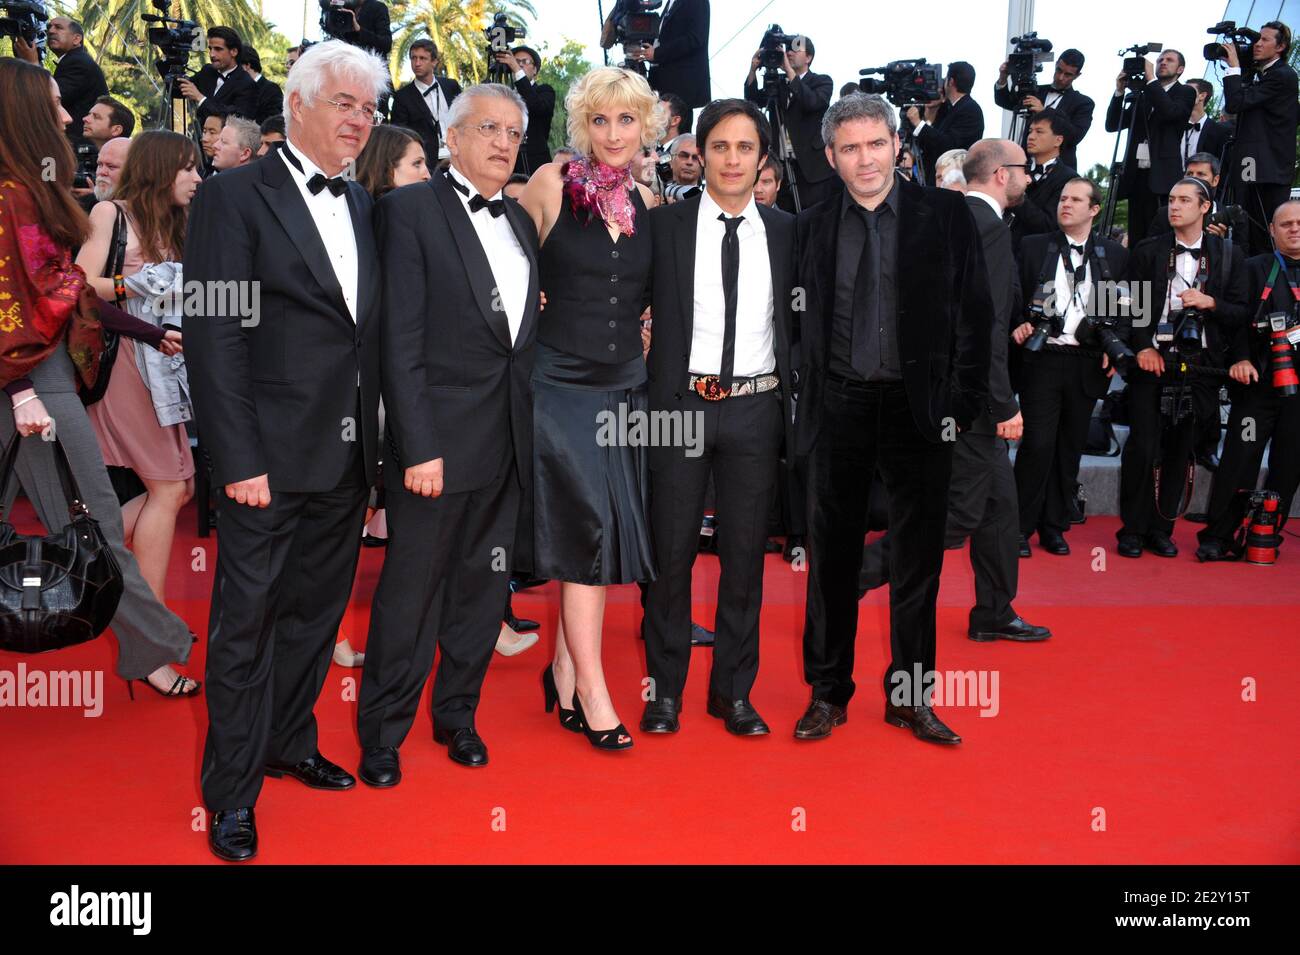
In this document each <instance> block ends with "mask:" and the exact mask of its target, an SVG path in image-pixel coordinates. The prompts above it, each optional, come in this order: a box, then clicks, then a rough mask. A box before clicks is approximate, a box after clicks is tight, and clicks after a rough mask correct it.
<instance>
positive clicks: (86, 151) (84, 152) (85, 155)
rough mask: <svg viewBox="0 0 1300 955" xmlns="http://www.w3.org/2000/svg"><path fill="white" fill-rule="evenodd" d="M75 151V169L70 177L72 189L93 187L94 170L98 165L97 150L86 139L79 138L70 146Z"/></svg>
mask: <svg viewBox="0 0 1300 955" xmlns="http://www.w3.org/2000/svg"><path fill="white" fill-rule="evenodd" d="M72 151H73V152H74V153H76V158H77V171H76V173H75V174H74V175H73V177H72V188H74V189H93V188H94V187H95V171H96V168H97V167H98V166H99V150H98V149H96V148H95V144H94V143H92V142H88V141H86V140H84V139H83V140H79V141H78V142H77V144H76V145H75V146H74V147H73V148H72Z"/></svg>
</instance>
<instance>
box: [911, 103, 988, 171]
mask: <svg viewBox="0 0 1300 955" xmlns="http://www.w3.org/2000/svg"><path fill="white" fill-rule="evenodd" d="M983 136H984V110H982V109H980V104H979V103H977V102H975V100H973V99H972V98H971V97H969V96H963V97H962V98H961V99H959V100H957V102H956V103H949V102H948V101H947V100H945V101H944V103H943V105H942V106H940V107H939V113H938V115H937V116H935V118H934V122H933V123H930V124H928V125H927V126H926V127H925V128H924V129H922V130H921V131H920V132H919V133H917V134H916V142H917V144H918V145H920V147H921V159H922V161H923V164H924V166H925V182H926V185H930V186H933V185H934V184H935V182H934V163H935V160H937V159H938V158H939V157H940V156H942V155H943V154H944V153H946V152H947V151H948V150H950V149H970V147H971V146H972V145H974V143H975V142H976V140H978V139H981V138H982V137H983Z"/></svg>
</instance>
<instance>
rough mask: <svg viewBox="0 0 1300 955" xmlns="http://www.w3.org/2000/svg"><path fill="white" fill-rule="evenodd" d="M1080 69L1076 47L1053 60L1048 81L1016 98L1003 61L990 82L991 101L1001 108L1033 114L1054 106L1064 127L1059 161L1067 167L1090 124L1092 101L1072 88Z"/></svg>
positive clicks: (1024, 142) (1073, 165) (1075, 166)
mask: <svg viewBox="0 0 1300 955" xmlns="http://www.w3.org/2000/svg"><path fill="white" fill-rule="evenodd" d="M1082 72H1083V54H1082V53H1080V52H1079V51H1078V50H1073V49H1071V50H1066V51H1065V52H1064V53H1062V54H1061V55H1060V56H1059V57H1058V58H1057V60H1056V71H1055V72H1054V73H1053V74H1052V82H1051V83H1050V84H1040V85H1039V86H1038V87H1036V88H1035V90H1034V92H1033V93H1027V94H1025V95H1024V96H1022V97H1021V99H1020V102H1018V103H1017V102H1016V101H1015V100H1014V99H1013V98H1012V95H1011V88H1010V84H1009V83H1008V82H1007V64H1006V63H1003V64H1002V66H1001V67H999V68H998V81H997V83H995V84H994V86H993V102H995V103H997V104H998V105H999V106H1001V107H1002V108H1003V109H1006V110H1011V111H1013V112H1015V111H1021V112H1023V113H1024V115H1025V116H1027V117H1028V116H1033V115H1035V114H1036V113H1040V112H1042V111H1043V110H1045V109H1054V110H1056V111H1057V112H1058V113H1060V114H1061V117H1062V118H1063V119H1064V121H1065V122H1064V127H1065V128H1064V131H1063V134H1062V135H1063V139H1064V141H1063V142H1062V144H1061V163H1062V164H1063V165H1065V166H1069V167H1070V168H1071V169H1078V168H1079V160H1078V154H1077V152H1076V151H1077V149H1078V147H1079V143H1081V142H1083V137H1084V136H1086V135H1088V130H1089V129H1091V128H1092V112H1093V109H1094V108H1095V104H1094V103H1093V101H1092V98H1091V97H1089V96H1085V95H1084V94H1082V93H1080V92H1079V91H1078V90H1076V89H1075V88H1074V81H1075V80H1077V79H1078V78H1079V74H1080V73H1082ZM1028 133H1029V127H1028V126H1026V127H1025V130H1024V134H1023V135H1022V138H1021V143H1020V145H1022V146H1027V145H1028V140H1027V138H1026V137H1027V136H1028Z"/></svg>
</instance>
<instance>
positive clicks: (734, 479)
mask: <svg viewBox="0 0 1300 955" xmlns="http://www.w3.org/2000/svg"><path fill="white" fill-rule="evenodd" d="M779 395H780V392H779V391H768V392H763V393H762V394H757V395H743V396H740V397H737V398H727V399H725V400H723V401H705V400H704V399H703V398H701V397H699V396H698V395H697V394H695V393H694V392H685V393H684V396H683V399H682V408H681V411H682V413H684V414H691V415H697V416H698V417H697V420H701V419H702V423H703V430H702V434H703V443H702V448H701V450H702V453H701V454H700V455H699V456H697V457H687V456H686V454H685V453H683V449H682V448H679V447H668V448H654V449H652V450H651V454H650V529H651V534H652V535H653V538H654V549H655V553H656V554H658V555H659V576H658V578H657V579H655V580H654V581H652V582H651V583H649V584H648V585H647V586H646V605H645V651H646V667H647V670H648V672H649V674H650V677H651V678H652V679H653V680H654V681H655V693H656V696H658V697H665V696H667V697H680V696H681V695H682V690H683V688H684V687H685V686H686V671H687V667H688V665H689V664H690V659H691V636H690V634H691V568H692V567H693V566H694V564H695V556H696V554H698V553H699V541H700V519H701V518H702V517H703V516H704V492H705V489H706V487H707V485H708V481H709V475H710V473H711V474H712V475H713V482H714V487H715V489H716V494H717V500H716V503H715V513H716V514H717V518H718V527H719V528H720V529H721V533H720V534H719V535H718V562H719V565H720V570H721V572H720V574H719V576H718V612H717V617H716V620H715V623H714V630H715V636H714V643H713V670H712V673H711V674H710V677H709V692H710V694H714V695H718V696H721V697H723V698H724V699H727V700H742V699H746V698H748V696H749V691H750V689H751V688H752V687H753V685H754V680H755V679H756V678H757V676H758V622H759V611H760V609H761V608H762V603H763V557H764V544H765V543H766V541H767V519H768V512H769V509H770V508H771V504H772V495H773V492H774V490H775V486H776V465H777V456H778V455H779V454H780V450H781V439H782V434H783V430H784V429H783V426H782V424H783V423H782V420H781V415H782V405H781V399H780V397H779ZM696 433H697V434H699V433H701V432H700V431H699V430H698V429H697V431H696Z"/></svg>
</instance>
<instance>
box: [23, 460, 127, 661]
mask: <svg viewBox="0 0 1300 955" xmlns="http://www.w3.org/2000/svg"><path fill="white" fill-rule="evenodd" d="M23 440H27V439H24V438H23V437H22V436H21V435H19V434H15V435H14V436H13V438H12V439H11V440H10V442H9V446H8V447H7V448H6V449H5V453H4V461H3V470H0V493H4V494H6V496H7V492H8V490H9V482H10V481H11V480H12V479H13V474H14V462H15V461H16V460H17V459H18V449H19V447H20V445H19V442H21V441H23ZM54 459H55V468H56V469H57V470H58V472H59V480H60V482H61V483H62V484H63V493H64V495H65V497H66V498H67V500H68V501H69V505H68V513H69V521H68V523H67V525H66V526H65V527H64V528H63V529H62V530H61V531H58V532H57V533H51V534H50V535H49V536H47V537H39V536H36V535H32V536H30V537H28V536H25V535H23V534H19V533H18V532H17V531H15V530H14V528H13V525H12V524H10V523H9V514H8V509H7V508H6V509H5V510H4V511H0V650H9V651H14V652H17V653H43V652H45V651H46V650H61V649H62V648H64V647H71V646H74V645H76V644H78V643H85V642H86V641H88V640H93V639H95V637H97V636H99V635H100V634H101V633H103V632H104V630H105V629H106V628H107V627H108V625H109V623H110V622H111V621H112V619H113V614H115V613H116V612H117V604H118V601H119V600H120V599H121V597H122V571H121V568H119V567H118V565H117V560H116V558H114V557H113V552H112V551H111V550H109V547H108V542H107V541H106V540H105V539H104V534H103V531H101V530H100V529H99V522H98V521H96V520H95V519H94V518H93V517H92V516H91V515H90V511H88V510H87V509H86V505H85V504H84V503H83V502H82V500H81V492H80V491H79V490H77V479H76V477H75V476H74V475H73V473H72V468H71V466H70V465H69V464H68V458H67V454H66V453H65V452H64V450H63V445H62V444H60V443H59V441H58V440H57V439H56V440H55V441H54Z"/></svg>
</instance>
